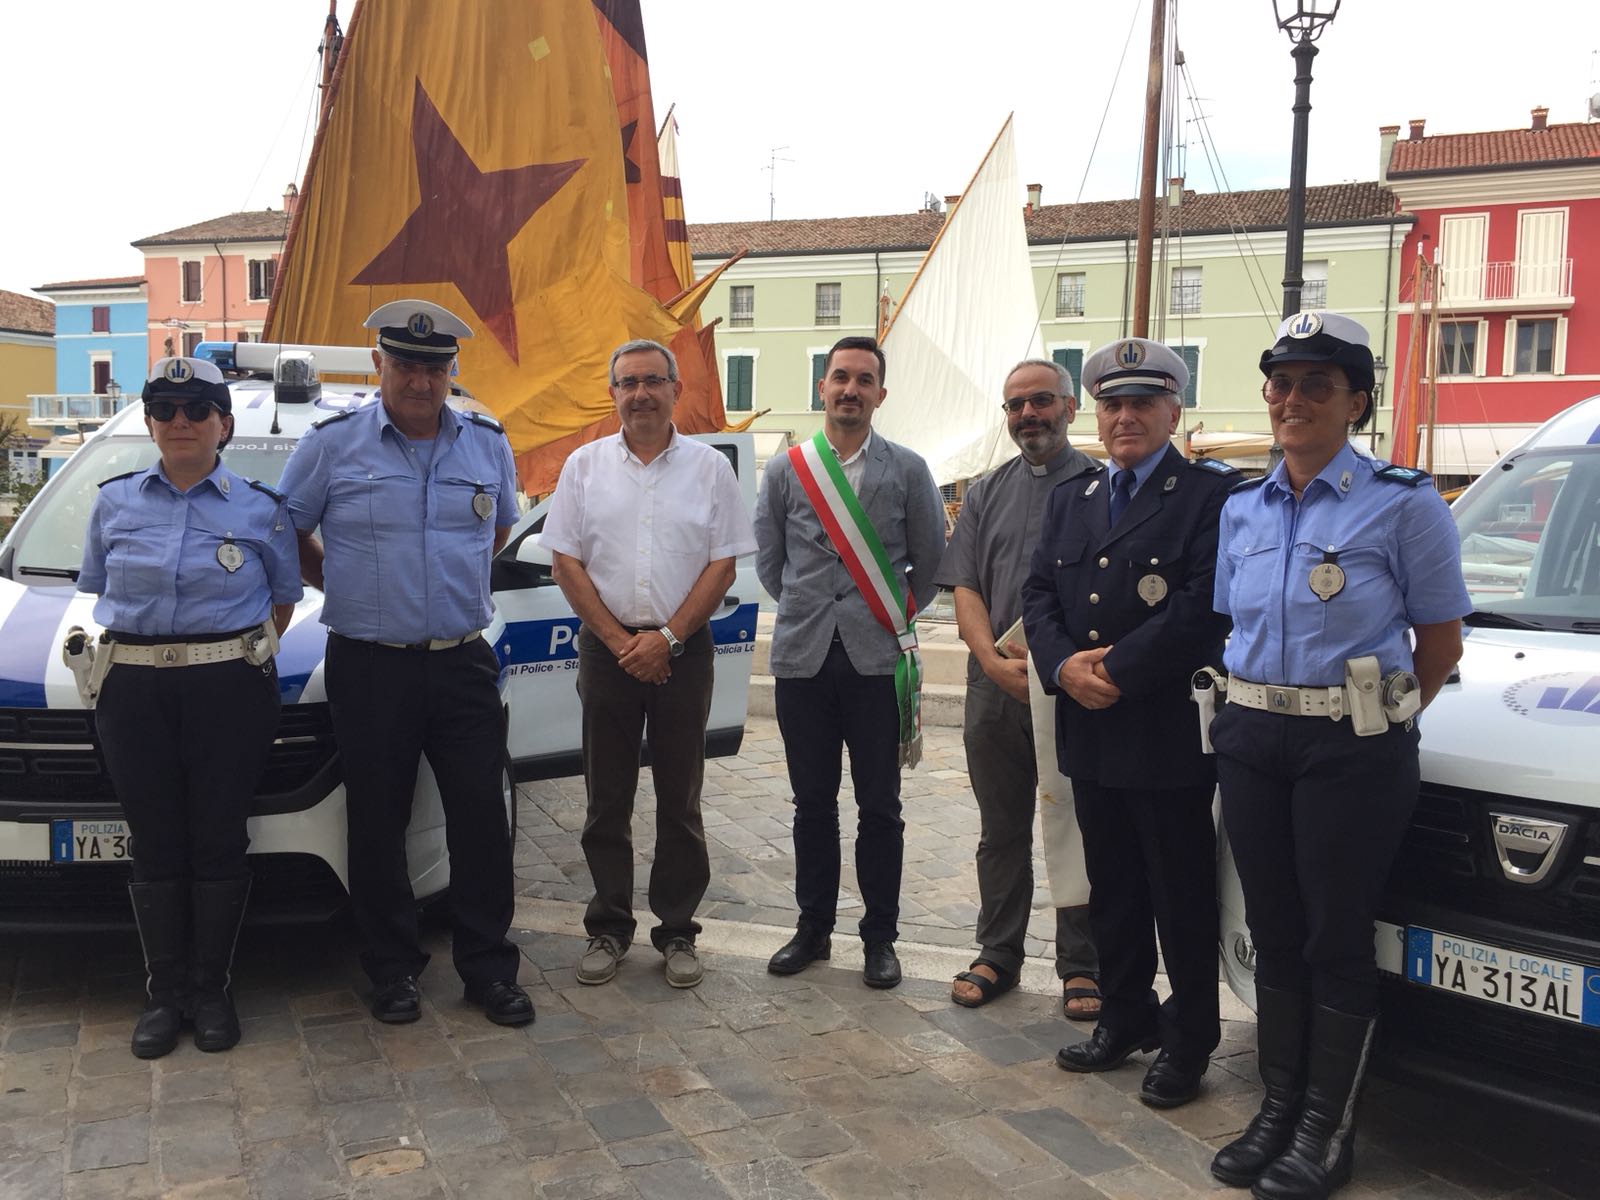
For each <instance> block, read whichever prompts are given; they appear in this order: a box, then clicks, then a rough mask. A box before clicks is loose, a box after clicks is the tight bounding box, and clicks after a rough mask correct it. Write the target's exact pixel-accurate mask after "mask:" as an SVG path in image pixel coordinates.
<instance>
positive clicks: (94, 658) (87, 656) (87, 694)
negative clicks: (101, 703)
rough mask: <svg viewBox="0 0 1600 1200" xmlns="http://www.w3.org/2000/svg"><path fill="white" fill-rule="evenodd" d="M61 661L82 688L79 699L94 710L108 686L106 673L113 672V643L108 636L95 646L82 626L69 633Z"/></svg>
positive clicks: (79, 690) (68, 631) (62, 648)
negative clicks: (101, 693)
mask: <svg viewBox="0 0 1600 1200" xmlns="http://www.w3.org/2000/svg"><path fill="white" fill-rule="evenodd" d="M61 661H62V662H64V663H66V665H67V670H69V671H71V672H72V682H73V683H75V684H77V685H78V698H79V699H80V700H82V701H83V706H84V707H85V708H93V707H94V706H95V701H97V700H98V699H100V688H101V685H103V684H104V683H105V679H106V672H107V671H109V670H111V639H110V638H109V637H107V636H106V635H105V634H104V633H102V634H101V635H100V641H99V642H98V643H96V642H95V640H94V639H93V638H91V637H90V636H89V635H88V633H87V632H85V630H84V628H83V626H82V625H74V626H72V628H70V629H68V630H67V637H66V640H65V641H64V642H62V643H61Z"/></svg>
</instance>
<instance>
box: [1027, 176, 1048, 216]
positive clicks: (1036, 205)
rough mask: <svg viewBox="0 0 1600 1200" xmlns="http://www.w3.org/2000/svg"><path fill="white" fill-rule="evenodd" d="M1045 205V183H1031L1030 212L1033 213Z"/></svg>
mask: <svg viewBox="0 0 1600 1200" xmlns="http://www.w3.org/2000/svg"><path fill="white" fill-rule="evenodd" d="M1043 207H1044V184H1042V183H1030V184H1029V185H1028V212H1029V214H1030V215H1031V214H1033V213H1036V212H1038V211H1039V210H1040V209H1041V208H1043Z"/></svg>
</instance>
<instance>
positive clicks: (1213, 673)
mask: <svg viewBox="0 0 1600 1200" xmlns="http://www.w3.org/2000/svg"><path fill="white" fill-rule="evenodd" d="M1219 696H1220V697H1221V698H1222V699H1224V700H1226V699H1227V696H1228V677H1227V676H1226V675H1224V674H1223V673H1222V672H1221V671H1219V670H1217V669H1216V668H1215V667H1201V668H1200V669H1199V670H1198V671H1196V672H1195V673H1194V678H1193V679H1191V680H1190V681H1189V698H1190V699H1191V700H1193V701H1194V702H1195V705H1196V706H1197V707H1198V708H1199V710H1200V753H1201V754H1215V753H1216V751H1215V750H1214V749H1212V747H1211V719H1212V718H1213V717H1215V716H1216V715H1217V698H1218V697H1219Z"/></svg>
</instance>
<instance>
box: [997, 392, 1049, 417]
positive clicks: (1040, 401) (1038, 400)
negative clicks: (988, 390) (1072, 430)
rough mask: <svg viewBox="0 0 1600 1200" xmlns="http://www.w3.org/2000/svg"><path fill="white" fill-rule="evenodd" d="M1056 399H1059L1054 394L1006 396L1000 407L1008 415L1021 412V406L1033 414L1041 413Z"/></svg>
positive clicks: (1037, 393)
mask: <svg viewBox="0 0 1600 1200" xmlns="http://www.w3.org/2000/svg"><path fill="white" fill-rule="evenodd" d="M1058 399H1060V397H1059V396H1057V395H1056V394H1055V393H1054V392H1035V393H1033V395H1031V396H1008V397H1007V398H1006V399H1004V400H1002V401H1000V407H1001V408H1003V409H1005V410H1006V411H1007V412H1008V413H1015V412H1021V411H1022V406H1023V405H1027V406H1028V407H1029V408H1031V409H1033V410H1034V411H1035V412H1043V411H1044V410H1045V409H1047V408H1049V407H1050V406H1051V405H1052V404H1054V403H1055V402H1056V401H1057V400H1058Z"/></svg>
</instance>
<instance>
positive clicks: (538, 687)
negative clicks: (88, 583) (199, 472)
mask: <svg viewBox="0 0 1600 1200" xmlns="http://www.w3.org/2000/svg"><path fill="white" fill-rule="evenodd" d="M276 349H277V348H275V347H266V346H259V345H252V344H249V343H242V344H240V345H239V346H238V347H233V346H218V347H206V348H203V351H202V352H204V351H206V350H210V351H211V353H212V357H214V358H215V359H216V360H217V361H218V363H219V365H221V366H223V367H224V368H225V369H227V368H228V367H230V366H234V365H237V366H238V367H241V368H257V369H259V368H262V367H265V368H266V370H267V371H269V372H270V371H272V370H273V369H274V358H273V351H274V350H276ZM236 355H237V357H236ZM317 366H320V369H321V370H322V371H341V372H347V373H350V374H356V375H360V374H366V373H370V371H371V355H370V351H367V350H361V349H354V348H340V347H309V348H301V349H299V350H296V351H293V352H291V353H289V354H286V355H285V356H284V357H283V358H281V359H279V360H278V366H277V368H276V374H277V379H276V380H274V379H273V378H272V377H271V375H270V374H266V373H260V374H257V375H256V376H255V377H246V376H245V375H244V374H243V373H242V372H241V373H240V374H239V377H238V378H237V379H236V380H235V381H234V382H233V383H232V385H231V386H232V392H233V414H234V423H235V424H234V436H233V440H232V442H231V443H230V444H229V445H228V447H227V448H226V449H225V450H224V451H223V457H224V459H225V461H226V462H227V464H228V466H229V467H230V468H231V469H232V470H233V471H235V472H237V473H238V474H240V475H243V476H245V477H247V478H250V479H259V480H261V481H263V482H265V483H268V484H272V483H276V482H277V480H278V477H279V475H280V474H281V473H282V470H283V467H284V464H285V463H286V462H287V461H288V457H289V452H290V451H291V450H292V449H293V448H294V444H295V441H296V439H297V438H298V437H299V436H300V435H301V434H302V433H303V432H305V430H306V429H307V428H309V427H310V425H311V423H312V422H313V421H316V420H319V419H321V418H322V417H325V416H327V415H328V414H329V413H330V412H333V411H337V410H339V409H343V408H346V407H350V406H352V405H360V404H365V403H371V402H374V401H373V395H372V392H371V391H370V389H368V388H365V387H359V386H353V385H342V384H326V385H322V384H319V383H318V382H317V380H316V375H317V372H316V369H315V368H316V367H317ZM452 402H453V403H459V401H452ZM142 408H143V406H142V405H139V404H133V405H131V406H129V408H128V409H126V410H125V411H123V412H121V413H119V414H117V415H116V416H115V417H113V418H112V419H111V420H109V421H108V422H106V424H105V426H104V427H103V428H102V429H101V430H100V431H98V432H97V433H95V434H94V435H93V436H91V437H90V438H89V439H88V440H87V441H86V443H85V444H84V446H83V448H82V449H81V450H79V451H78V453H77V454H75V455H73V457H72V458H71V460H69V461H68V462H67V464H66V465H65V466H64V467H62V468H61V469H60V470H59V471H58V472H57V473H56V474H55V475H54V476H53V477H52V478H51V479H50V481H49V483H48V484H47V485H46V486H45V488H44V489H43V490H42V491H41V492H40V493H39V495H38V497H37V498H35V500H34V501H33V503H32V504H30V505H29V506H28V509H27V511H26V512H25V513H24V514H23V516H22V518H21V519H20V520H19V521H18V522H17V524H16V526H15V528H14V529H12V531H11V533H10V535H9V536H8V537H7V538H6V540H5V541H4V543H0V928H9V929H25V928H44V927H60V926H63V925H76V926H80V927H94V926H100V925H111V924H118V925H120V924H125V923H127V922H128V920H129V915H128V914H129V909H128V899H127V891H126V883H127V875H128V864H127V861H126V860H127V856H128V850H129V839H128V836H127V829H126V826H125V824H124V822H123V820H122V813H121V810H120V809H119V808H118V806H117V801H116V797H115V795H114V793H113V791H112V787H111V779H110V776H109V775H108V774H107V773H106V770H105V764H104V762H103V760H102V759H101V756H100V752H99V749H98V746H97V739H96V737H95V728H94V720H93V714H92V713H90V712H88V711H87V710H85V709H84V707H83V702H82V700H81V699H80V698H79V695H78V690H77V686H76V684H75V682H74V679H73V676H72V673H71V672H70V671H69V670H68V668H67V666H66V664H65V663H64V661H63V659H62V652H61V647H62V642H63V640H64V638H65V636H66V632H67V630H68V629H69V628H70V627H71V626H73V625H81V626H83V627H84V628H85V629H87V630H89V631H90V632H91V633H95V634H98V632H99V627H98V626H97V625H96V624H95V622H94V620H93V616H92V609H93V606H94V599H95V598H94V597H92V596H88V595H84V594H82V593H79V592H78V591H77V590H76V589H75V588H74V587H73V580H74V579H75V577H76V576H77V572H78V565H79V562H80V560H81V558H82V554H83V533H84V527H85V525H86V523H87V521H88V516H89V509H90V507H91V506H92V504H93V502H94V497H95V493H96V488H97V485H98V484H99V483H100V481H102V480H104V479H109V478H110V477H112V476H114V475H121V474H123V473H125V472H128V471H134V470H139V469H142V468H144V467H146V466H149V465H150V464H151V463H152V462H154V461H155V459H156V457H157V451H156V447H155V445H154V443H152V442H151V440H150V437H149V435H148V434H147V433H146V431H145V427H144V422H143V420H142V416H143V414H142ZM705 440H708V441H710V442H711V443H712V444H713V445H715V446H717V448H718V449H720V450H721V451H722V452H723V453H725V454H726V455H727V456H728V458H729V459H730V461H731V462H732V463H733V465H734V468H735V470H736V472H737V473H738V476H739V479H740V486H741V488H742V490H743V493H744V497H745V502H746V503H747V504H748V505H750V506H752V507H753V506H754V504H755V486H756V485H755V477H756V475H755V461H754V457H753V447H752V439H751V437H750V435H749V434H720V435H708V436H707V437H706V439H705ZM544 511H545V505H544V504H542V503H541V504H539V505H536V506H534V507H533V508H532V509H531V510H530V511H529V512H528V513H526V514H525V515H524V516H523V518H522V519H521V521H520V522H519V523H518V524H517V526H516V528H515V529H513V531H512V535H511V538H510V540H509V541H508V543H507V545H506V547H505V549H504V550H502V551H501V552H500V554H499V555H497V556H496V559H495V561H494V565H493V567H492V571H491V586H492V588H493V592H494V603H495V609H496V612H495V617H494V620H493V621H492V623H491V624H490V627H489V628H488V629H487V630H486V631H485V637H486V638H487V639H488V640H489V643H490V644H491V645H492V646H493V647H494V648H495V652H496V654H497V655H498V656H499V658H500V663H501V676H500V688H501V695H502V697H503V699H504V702H505V704H506V706H507V709H508V715H509V720H508V729H509V733H508V737H507V741H508V744H507V747H506V750H507V781H506V798H507V805H508V808H513V809H514V806H512V805H511V792H512V779H513V778H515V779H516V780H529V779H545V778H554V777H558V776H563V775H572V774H577V773H579V772H580V771H581V769H582V762H581V745H582V738H581V734H580V726H579V719H578V718H579V704H578V697H577V678H578V675H577V642H576V634H577V629H578V619H577V617H576V616H574V615H573V613H572V610H571V608H570V607H569V606H568V605H567V603H566V600H565V598H564V597H563V596H562V594H561V591H560V589H559V588H557V587H556V586H555V583H554V581H553V579H552V578H551V573H550V563H549V555H548V553H547V552H545V551H543V550H542V549H541V548H540V546H539V545H538V531H539V530H540V529H541V528H542V527H543V524H544ZM757 594H758V584H757V582H756V579H755V572H754V568H753V566H751V565H748V564H745V563H740V564H739V567H738V572H737V576H736V579H735V582H734V586H733V588H732V590H731V591H730V593H729V594H728V596H727V598H726V600H725V601H724V604H723V607H722V609H721V610H720V611H719V612H718V614H717V615H716V616H715V617H714V619H713V620H712V623H711V628H712V633H713V636H714V637H715V640H716V642H717V669H716V685H715V691H714V693H713V698H712V712H711V720H710V723H709V727H708V732H707V753H708V754H711V755H718V754H734V753H737V752H738V749H739V742H740V739H741V738H742V736H743V733H744V719H745V706H746V699H747V694H748V687H749V680H750V666H751V663H752V661H753V656H754V649H755V628H756V602H757ZM321 607H322V597H321V594H320V593H319V592H317V591H315V590H314V589H310V588H308V589H307V591H306V597H305V599H304V600H302V601H301V602H300V604H299V605H298V606H297V608H296V610H295V614H294V622H293V624H292V625H291V626H290V627H289V630H288V632H287V633H285V634H284V636H283V639H282V647H281V649H280V650H279V653H278V673H279V680H280V686H281V690H282V695H283V710H282V717H281V720H280V723H279V728H278V734H277V739H276V741H275V742H274V745H273V749H272V755H271V758H270V760H269V763H268V766H267V769H266V773H265V775H264V777H263V779H262V782H261V785H260V790H259V793H258V795H257V797H256V801H255V807H254V812H253V814H252V816H251V818H250V822H249V831H250V853H251V855H252V858H251V864H252V869H253V871H254V873H255V875H256V880H257V886H256V890H255V893H254V895H253V896H252V898H251V910H252V919H253V920H256V921H268V920H274V919H288V918H301V917H308V916H309V917H314V916H319V915H326V914H327V913H329V912H331V911H333V910H334V909H336V908H337V907H338V906H339V905H340V904H341V903H342V901H343V897H344V881H345V815H344V787H343V784H342V782H341V777H340V765H339V758H338V753H337V748H336V747H335V745H334V743H333V738H332V730H331V727H330V724H329V719H328V705H327V700H326V695H325V693H324V690H323V680H322V659H323V647H324V641H325V637H326V630H325V628H324V626H323V625H322V624H321V623H320V622H319V621H318V620H317V616H318V614H319V613H320V611H321ZM513 820H514V816H513ZM407 852H408V856H409V860H410V867H411V878H412V886H413V888H414V890H415V892H416V894H417V896H418V898H419V899H425V898H427V897H429V896H434V895H437V894H439V893H440V892H441V891H442V890H443V889H444V888H445V887H446V886H447V885H448V883H449V877H450V864H449V856H448V854H447V852H446V849H445V839H444V813H443V809H442V808H441V806H440V802H439V795H438V791H437V788H436V786H435V784H434V780H433V776H432V773H431V772H430V771H429V769H428V767H427V764H426V761H425V760H424V762H423V765H422V768H421V771H420V773H419V777H418V781H417V794H416V801H415V804H414V806H413V809H412V820H411V827H410V830H409V833H408V837H407Z"/></svg>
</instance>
